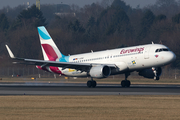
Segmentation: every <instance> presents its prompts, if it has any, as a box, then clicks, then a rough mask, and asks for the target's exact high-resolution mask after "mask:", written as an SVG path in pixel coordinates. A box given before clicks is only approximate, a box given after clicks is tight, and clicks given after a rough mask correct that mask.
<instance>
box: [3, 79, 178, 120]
mask: <svg viewBox="0 0 180 120" xmlns="http://www.w3.org/2000/svg"><path fill="white" fill-rule="evenodd" d="M86 81H87V79H76V80H74V79H68V80H66V79H64V78H61V79H52V78H44V79H36V80H32V79H30V78H3V79H2V80H1V81H0V101H1V102H0V116H1V118H0V119H2V120H5V119H6V120H31V119H33V120H49V119H53V120H56V119H57V120H59V119H62V120H72V119H73V120H85V119H86V120H96V119H98V120H109V119H111V120H133V119H134V120H137V119H138V120H141V119H142V120H144V119H153V120H159V119H163V120H169V119H173V120H176V119H177V120H179V118H180V114H179V113H180V82H179V80H173V79H172V80H169V79H167V80H165V79H163V80H161V81H153V80H150V81H149V80H146V79H145V80H140V79H138V80H136V79H133V80H131V82H132V85H131V87H130V88H122V87H121V86H120V80H119V79H113V80H111V79H105V80H97V83H98V84H97V87H96V88H88V87H86Z"/></svg>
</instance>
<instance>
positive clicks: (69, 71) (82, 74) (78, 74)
mask: <svg viewBox="0 0 180 120" xmlns="http://www.w3.org/2000/svg"><path fill="white" fill-rule="evenodd" d="M61 71H62V73H63V74H64V75H66V76H69V77H87V72H81V71H80V70H78V71H77V70H75V69H65V70H61Z"/></svg>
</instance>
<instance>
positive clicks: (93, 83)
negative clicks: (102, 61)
mask: <svg viewBox="0 0 180 120" xmlns="http://www.w3.org/2000/svg"><path fill="white" fill-rule="evenodd" d="M91 82H92V87H93V88H95V87H96V81H94V80H93V81H91Z"/></svg>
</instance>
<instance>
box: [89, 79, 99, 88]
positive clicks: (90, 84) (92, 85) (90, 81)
mask: <svg viewBox="0 0 180 120" xmlns="http://www.w3.org/2000/svg"><path fill="white" fill-rule="evenodd" d="M96 85H97V83H96V81H94V80H93V78H91V80H89V81H87V86H88V87H89V88H90V87H93V88H95V87H96Z"/></svg>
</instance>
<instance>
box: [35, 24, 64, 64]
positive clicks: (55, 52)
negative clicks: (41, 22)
mask: <svg viewBox="0 0 180 120" xmlns="http://www.w3.org/2000/svg"><path fill="white" fill-rule="evenodd" d="M38 33H39V37H40V42H41V48H42V51H43V57H44V60H50V61H57V60H58V58H59V59H60V58H61V57H63V55H62V53H61V52H60V51H59V49H58V48H57V46H56V44H55V43H54V41H53V40H52V38H51V36H50V35H49V33H48V32H47V30H46V28H45V27H44V26H41V27H38Z"/></svg>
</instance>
